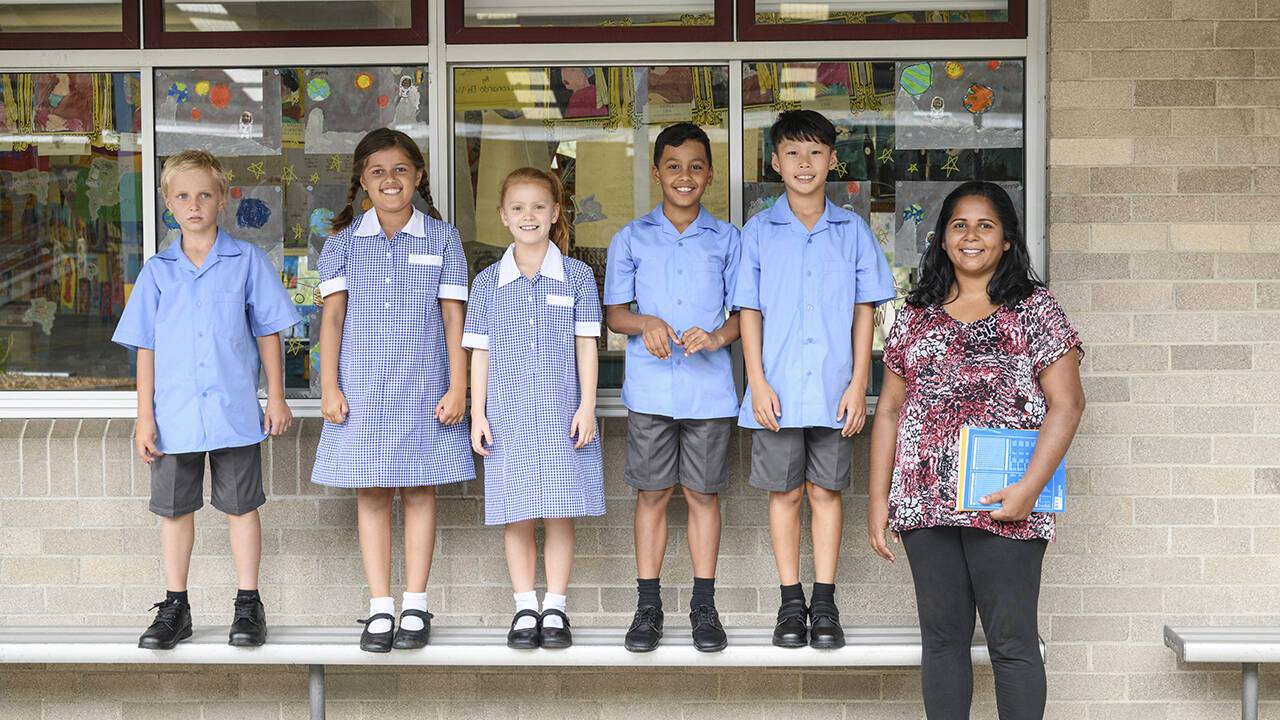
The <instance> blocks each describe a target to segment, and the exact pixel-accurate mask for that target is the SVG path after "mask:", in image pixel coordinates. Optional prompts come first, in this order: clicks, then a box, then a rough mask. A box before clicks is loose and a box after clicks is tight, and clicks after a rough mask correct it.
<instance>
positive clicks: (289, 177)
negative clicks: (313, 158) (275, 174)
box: [280, 165, 298, 187]
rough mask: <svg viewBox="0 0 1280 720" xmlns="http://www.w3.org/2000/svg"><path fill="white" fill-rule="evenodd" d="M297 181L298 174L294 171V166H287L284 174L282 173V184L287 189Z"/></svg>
mask: <svg viewBox="0 0 1280 720" xmlns="http://www.w3.org/2000/svg"><path fill="white" fill-rule="evenodd" d="M297 179H298V173H296V172H294V171H293V166H292V165H285V166H284V172H282V173H280V182H282V183H284V186H285V187H289V183H291V182H293V181H294V180H297Z"/></svg>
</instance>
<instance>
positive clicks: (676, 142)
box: [653, 122, 714, 167]
mask: <svg viewBox="0 0 1280 720" xmlns="http://www.w3.org/2000/svg"><path fill="white" fill-rule="evenodd" d="M689 140H693V141H695V142H700V143H702V147H704V148H706V149H707V165H709V166H710V165H714V163H712V162H711V138H709V137H707V132H706V131H705V130H703V129H702V128H700V127H698V126H697V125H694V124H693V123H690V122H681V123H676V124H675V125H668V126H667V127H665V128H663V129H662V132H660V133H658V139H657V140H654V141H653V166H654V167H658V163H660V162H662V151H663V150H664V149H666V148H669V147H680V146H681V145H683V144H685V142H687V141H689Z"/></svg>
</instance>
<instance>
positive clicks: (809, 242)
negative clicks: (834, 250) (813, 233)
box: [805, 238, 813, 245]
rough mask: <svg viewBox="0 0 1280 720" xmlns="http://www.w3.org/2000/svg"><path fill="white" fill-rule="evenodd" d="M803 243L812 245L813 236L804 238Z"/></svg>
mask: <svg viewBox="0 0 1280 720" xmlns="http://www.w3.org/2000/svg"><path fill="white" fill-rule="evenodd" d="M805 243H806V244H809V245H812V244H813V238H809V239H808V240H805Z"/></svg>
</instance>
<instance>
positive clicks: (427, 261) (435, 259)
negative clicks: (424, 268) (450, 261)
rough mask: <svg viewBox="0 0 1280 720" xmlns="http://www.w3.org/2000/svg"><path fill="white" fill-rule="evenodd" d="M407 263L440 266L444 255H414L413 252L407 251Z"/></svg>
mask: <svg viewBox="0 0 1280 720" xmlns="http://www.w3.org/2000/svg"><path fill="white" fill-rule="evenodd" d="M409 264H410V265H430V266H440V265H443V264H444V256H443V255H416V254H414V253H409Z"/></svg>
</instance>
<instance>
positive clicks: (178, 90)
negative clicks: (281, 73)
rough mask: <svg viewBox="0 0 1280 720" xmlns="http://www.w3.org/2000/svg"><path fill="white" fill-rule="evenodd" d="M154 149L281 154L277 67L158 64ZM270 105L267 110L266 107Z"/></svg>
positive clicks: (235, 154) (163, 153)
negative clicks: (171, 66) (187, 67)
mask: <svg viewBox="0 0 1280 720" xmlns="http://www.w3.org/2000/svg"><path fill="white" fill-rule="evenodd" d="M155 108H156V120H155V122H156V154H157V155H158V156H160V157H165V156H168V155H173V154H174V153H177V152H179V151H182V150H187V149H196V150H208V151H209V152H212V153H214V154H215V155H217V156H218V157H245V156H262V155H279V154H280V152H281V144H280V141H281V138H280V81H279V78H278V71H275V70H263V69H261V68H259V69H256V70H236V69H231V70H217V69H213V68H196V69H190V70H156V83H155ZM268 109H269V110H268Z"/></svg>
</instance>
